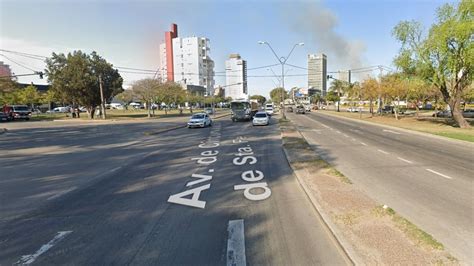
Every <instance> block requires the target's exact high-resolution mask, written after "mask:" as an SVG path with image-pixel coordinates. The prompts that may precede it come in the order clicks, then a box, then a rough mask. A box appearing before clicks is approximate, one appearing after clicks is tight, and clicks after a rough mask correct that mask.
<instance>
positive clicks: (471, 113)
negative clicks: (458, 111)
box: [462, 109, 474, 118]
mask: <svg viewBox="0 0 474 266" xmlns="http://www.w3.org/2000/svg"><path fill="white" fill-rule="evenodd" d="M462 116H464V117H465V118H474V109H467V110H464V111H463V112H462Z"/></svg>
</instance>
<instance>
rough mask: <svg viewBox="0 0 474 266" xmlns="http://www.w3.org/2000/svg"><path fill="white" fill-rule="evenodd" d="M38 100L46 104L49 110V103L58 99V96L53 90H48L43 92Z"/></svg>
mask: <svg viewBox="0 0 474 266" xmlns="http://www.w3.org/2000/svg"><path fill="white" fill-rule="evenodd" d="M40 100H41V103H43V104H47V105H48V106H49V110H51V103H54V102H56V101H59V100H60V98H59V97H58V95H57V93H56V92H55V91H54V90H48V91H47V92H46V93H43V95H41V99H40Z"/></svg>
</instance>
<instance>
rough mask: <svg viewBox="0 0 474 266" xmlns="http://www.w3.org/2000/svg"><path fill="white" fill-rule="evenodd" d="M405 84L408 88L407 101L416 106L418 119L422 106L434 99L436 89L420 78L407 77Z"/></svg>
mask: <svg viewBox="0 0 474 266" xmlns="http://www.w3.org/2000/svg"><path fill="white" fill-rule="evenodd" d="M403 83H404V86H405V87H406V88H407V100H408V101H410V102H411V103H412V104H413V105H414V106H415V109H416V117H418V115H419V112H420V107H419V106H420V104H424V103H426V102H427V101H428V100H429V99H432V98H434V96H435V94H436V91H435V90H436V88H435V87H434V86H432V85H431V84H429V83H427V82H426V81H425V80H423V79H420V78H418V77H413V78H410V77H406V78H405V80H404V82H403Z"/></svg>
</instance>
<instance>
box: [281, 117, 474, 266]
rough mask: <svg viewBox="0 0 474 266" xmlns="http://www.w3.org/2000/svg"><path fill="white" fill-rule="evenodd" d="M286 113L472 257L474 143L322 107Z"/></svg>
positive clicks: (356, 177)
mask: <svg viewBox="0 0 474 266" xmlns="http://www.w3.org/2000/svg"><path fill="white" fill-rule="evenodd" d="M288 117H289V118H290V119H291V120H293V121H295V123H296V124H297V125H298V127H299V129H300V130H301V131H302V133H303V135H304V137H305V138H306V139H307V140H308V142H309V143H310V144H311V145H313V146H314V147H315V148H316V150H317V152H318V153H319V154H320V155H321V156H323V157H324V158H325V159H326V160H328V161H329V162H330V163H331V164H333V165H335V166H336V168H337V169H338V170H340V171H341V172H342V173H343V174H344V175H345V176H347V177H348V178H349V179H351V180H352V181H353V182H354V183H355V185H357V186H359V187H360V188H362V189H363V190H364V191H366V192H367V193H368V194H369V195H370V196H372V197H373V198H374V199H376V200H377V201H378V202H380V203H381V204H386V205H388V206H389V207H392V208H393V209H394V210H395V211H397V212H398V213H400V214H401V215H403V216H404V217H405V218H407V219H409V220H410V221H412V222H413V223H415V224H416V225H418V226H419V227H421V228H422V229H423V230H425V231H427V232H428V233H430V234H432V235H433V236H434V237H435V238H436V239H437V240H439V241H440V242H441V243H443V244H444V245H445V246H446V247H447V248H448V250H449V251H451V253H453V255H455V256H456V257H457V258H459V259H461V260H462V261H464V262H465V263H471V262H472V261H474V254H473V252H474V242H473V241H472V240H473V239H474V204H473V203H474V201H473V195H474V187H473V180H474V145H472V144H471V143H465V144H464V143H458V142H453V141H449V140H444V139H442V138H433V137H430V136H425V135H419V134H413V133H409V132H407V131H402V130H394V129H392V128H387V127H383V126H376V125H369V124H366V123H360V122H357V121H355V120H347V119H342V118H339V117H334V116H329V115H326V114H324V113H320V112H312V113H309V114H306V115H296V114H289V115H288Z"/></svg>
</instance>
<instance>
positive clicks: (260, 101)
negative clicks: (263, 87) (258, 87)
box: [250, 95, 267, 104]
mask: <svg viewBox="0 0 474 266" xmlns="http://www.w3.org/2000/svg"><path fill="white" fill-rule="evenodd" d="M250 99H254V100H257V102H258V103H260V104H264V103H265V102H266V101H267V98H265V96H262V95H252V96H250Z"/></svg>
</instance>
